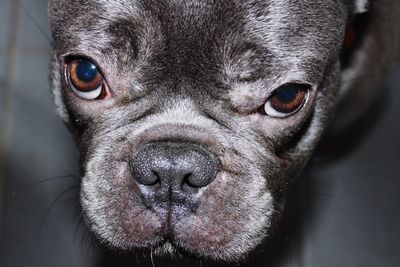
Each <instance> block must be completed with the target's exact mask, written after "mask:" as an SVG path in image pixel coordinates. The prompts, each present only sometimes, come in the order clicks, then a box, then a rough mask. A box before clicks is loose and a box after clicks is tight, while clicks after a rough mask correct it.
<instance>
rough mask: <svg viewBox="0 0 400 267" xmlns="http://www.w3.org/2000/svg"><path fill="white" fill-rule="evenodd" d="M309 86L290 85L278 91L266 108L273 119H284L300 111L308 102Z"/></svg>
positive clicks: (269, 100)
mask: <svg viewBox="0 0 400 267" xmlns="http://www.w3.org/2000/svg"><path fill="white" fill-rule="evenodd" d="M308 89H309V86H308V85H305V84H296V83H290V84H286V85H283V86H281V87H279V88H278V89H276V90H275V91H274V92H273V93H272V95H271V97H270V98H269V99H268V101H267V103H266V104H265V106H264V111H265V113H266V114H267V115H269V116H271V117H278V118H284V117H288V116H290V115H292V114H294V113H296V112H297V111H299V110H300V109H301V108H302V107H303V105H304V103H305V102H306V98H307V93H308Z"/></svg>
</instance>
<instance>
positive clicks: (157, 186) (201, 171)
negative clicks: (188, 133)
mask: <svg viewBox="0 0 400 267" xmlns="http://www.w3.org/2000/svg"><path fill="white" fill-rule="evenodd" d="M217 168H218V161H217V159H216V157H215V156H214V155H213V154H211V153H210V152H208V151H207V150H205V149H204V148H202V147H201V146H199V145H197V144H193V143H180V142H155V143H150V144H147V145H145V146H143V147H142V148H140V149H139V151H138V152H137V154H136V155H135V156H134V157H133V158H132V159H131V160H130V169H131V174H132V177H133V178H134V179H135V180H136V182H137V183H139V184H140V185H141V186H142V187H144V188H145V190H144V191H145V194H149V195H154V196H156V197H157V198H158V199H162V200H163V201H171V199H172V201H173V199H174V196H176V197H177V198H179V197H180V198H187V197H189V198H190V197H191V195H194V194H196V193H197V192H198V190H199V189H200V188H205V187H207V186H208V185H209V184H211V183H212V181H213V180H214V179H215V177H216V175H217ZM171 194H172V195H173V196H172V198H171Z"/></svg>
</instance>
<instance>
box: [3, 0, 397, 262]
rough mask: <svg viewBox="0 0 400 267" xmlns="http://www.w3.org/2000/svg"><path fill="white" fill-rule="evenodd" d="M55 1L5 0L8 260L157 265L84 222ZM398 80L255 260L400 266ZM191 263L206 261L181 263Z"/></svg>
mask: <svg viewBox="0 0 400 267" xmlns="http://www.w3.org/2000/svg"><path fill="white" fill-rule="evenodd" d="M46 5H47V1H46V0H23V1H21V0H20V1H14V0H0V103H1V104H0V138H1V139H0V153H2V154H3V156H4V158H3V160H2V162H0V163H1V164H0V175H1V176H0V196H2V197H0V199H3V200H4V209H0V225H1V226H2V232H1V233H2V234H1V235H0V237H1V243H0V266H1V267H3V266H4V267H14V266H16V267H28V266H29V267H35V266H40V267H43V266H60V267H67V266H76V267H79V266H82V267H90V266H96V267H98V266H104V267H105V266H152V263H151V260H150V258H149V257H146V256H138V258H137V259H136V257H134V258H133V260H132V259H129V258H127V257H126V256H122V255H115V254H114V253H111V252H107V251H104V250H101V249H99V248H98V246H97V245H96V241H94V242H93V241H91V239H90V236H89V235H88V234H85V228H84V226H83V225H82V224H79V222H80V214H79V205H78V202H77V199H78V198H77V197H78V196H77V193H78V188H77V187H76V185H77V184H78V179H76V178H75V177H74V174H76V173H77V164H76V162H77V156H76V155H77V152H76V148H75V146H74V144H73V141H72V139H71V137H70V135H69V133H68V131H67V130H66V128H65V127H64V125H62V123H61V122H60V120H59V119H58V118H57V117H56V115H55V112H54V106H53V105H52V102H51V96H50V93H49V88H48V82H47V63H48V59H49V54H48V51H49V40H48V38H47V37H46V36H48V35H49V30H48V26H47V24H48V22H47V16H46ZM12 10H14V11H12ZM398 84H400V67H398V68H397V70H396V71H395V72H394V73H393V75H391V77H390V78H389V79H388V83H387V86H386V87H387V94H386V96H385V98H384V99H383V101H381V102H382V103H383V104H384V107H383V109H378V108H377V109H375V110H374V111H376V110H380V113H379V114H380V116H378V117H379V120H377V121H376V122H375V123H374V124H375V125H374V126H373V127H372V128H371V129H370V130H369V131H368V132H366V134H364V135H363V140H361V142H359V144H358V146H356V147H355V149H353V150H351V151H350V152H349V153H348V154H346V155H345V157H342V158H341V159H340V160H337V161H333V162H330V163H329V164H328V163H326V162H325V161H324V162H323V163H321V162H319V161H317V160H316V162H314V163H313V164H312V165H311V167H310V168H308V169H307V171H306V172H305V174H304V175H303V176H302V177H301V178H300V179H299V180H298V181H297V182H296V184H295V185H294V186H293V187H292V189H291V193H290V194H289V196H288V204H287V212H286V214H285V217H284V221H283V225H284V227H283V229H284V231H283V233H282V238H281V239H279V240H277V244H278V246H277V248H276V249H275V250H273V251H271V252H269V253H266V256H265V257H260V259H258V261H254V262H250V263H249V264H248V265H246V266H265V265H264V262H265V261H264V260H265V258H267V257H272V258H274V262H275V263H274V264H271V265H270V266H271V267H321V266H323V267H337V266H340V267H397V266H400V253H399V251H400V227H399V225H400V207H399V204H398V203H399V202H400V175H399V173H400V164H399V163H400V153H399V149H400V105H399V103H400V90H399V89H400V86H399V85H398ZM360 129H362V130H364V128H360ZM2 185H3V186H4V185H5V188H4V187H3V186H2ZM2 188H3V189H4V190H1V189H2ZM0 203H1V201H0ZM0 206H1V204H0ZM127 261H131V262H130V263H129V264H127V263H126V262H127ZM138 262H141V264H139V263H138ZM154 262H155V266H174V264H173V263H172V262H171V261H165V260H164V259H154ZM189 264H190V265H193V266H201V263H200V262H191V261H185V260H180V261H178V263H177V264H176V266H188V265H189ZM203 266H205V264H203Z"/></svg>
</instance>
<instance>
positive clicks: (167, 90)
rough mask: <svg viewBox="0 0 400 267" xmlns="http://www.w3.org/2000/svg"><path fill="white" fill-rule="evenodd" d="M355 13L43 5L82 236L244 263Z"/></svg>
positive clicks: (330, 83) (325, 101) (308, 133)
mask: <svg viewBox="0 0 400 267" xmlns="http://www.w3.org/2000/svg"><path fill="white" fill-rule="evenodd" d="M363 4H364V3H363V1H359V2H357V3H356V4H355V3H353V2H351V1H344V0H342V1H330V0H309V1H291V0H283V1H282V0H279V1H277V0H267V1H258V0H250V1H241V0H240V1H239V0H234V1H208V0H206V1H205V0H201V1H200V0H190V1H180V0H171V1H165V0H114V1H108V0H107V1H106V0H96V1H94V0H80V1H72V0H53V1H50V19H51V29H52V34H53V39H54V43H53V49H54V51H53V55H54V56H53V60H52V62H51V82H52V90H53V93H54V96H55V102H56V104H57V107H58V111H59V114H60V115H61V117H62V118H63V119H64V121H65V122H67V123H68V124H69V125H70V126H71V127H72V128H73V129H74V131H75V133H76V136H77V140H78V144H79V148H80V153H81V172H82V188H81V203H82V208H83V211H84V215H85V218H86V221H87V224H88V226H89V228H90V229H91V230H92V232H93V233H94V234H95V235H96V236H97V237H98V238H99V239H100V240H102V241H104V242H105V243H107V244H109V245H111V246H113V247H117V248H121V249H127V250H130V249H148V248H151V249H153V250H155V251H157V252H160V253H162V252H174V251H177V252H180V251H183V252H186V253H190V254H194V255H196V256H200V257H207V258H212V259H217V260H224V261H233V260H238V259H241V258H243V257H245V256H246V255H247V254H248V253H249V252H250V251H251V250H253V249H254V248H255V247H256V246H257V245H258V244H260V243H261V241H262V240H263V239H264V238H265V237H266V236H268V233H269V229H271V226H272V224H273V223H274V221H275V220H276V218H277V217H278V215H279V213H280V211H281V209H282V205H283V197H284V193H285V190H286V188H287V186H288V184H289V182H290V181H291V180H292V179H293V178H294V177H295V176H296V175H297V174H298V173H299V172H300V170H301V169H302V168H303V166H304V165H305V163H306V162H307V160H308V159H309V157H310V154H311V152H312V151H313V148H314V146H315V144H316V143H317V141H318V139H319V137H320V135H321V133H322V131H323V129H324V128H325V125H326V124H327V122H328V121H329V118H330V116H331V114H332V112H333V110H334V108H335V105H336V102H337V95H338V91H339V87H340V86H339V80H340V79H339V76H340V64H339V60H338V58H339V54H340V51H341V47H342V40H343V38H344V33H345V28H346V21H347V18H348V16H349V15H350V14H351V13H352V10H354V9H360V10H361V9H362V8H364V5H363Z"/></svg>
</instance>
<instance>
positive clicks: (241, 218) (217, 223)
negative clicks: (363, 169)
mask: <svg viewBox="0 0 400 267" xmlns="http://www.w3.org/2000/svg"><path fill="white" fill-rule="evenodd" d="M122 146H125V145H122ZM107 150H108V149H107ZM128 150H130V149H128ZM113 151H114V153H116V154H118V153H117V152H115V151H118V149H116V148H115V147H114V148H113ZM99 154H103V153H99ZM123 154H124V157H125V159H124V160H121V159H120V160H117V159H116V158H115V155H114V156H110V157H107V156H103V157H99V158H98V159H97V158H96V159H97V161H96V160H94V161H92V162H90V163H88V164H87V165H88V168H89V169H90V168H93V170H88V171H87V174H86V175H85V176H84V177H83V179H82V190H81V202H82V208H83V211H84V214H85V217H86V221H87V225H89V228H90V229H91V231H92V232H93V233H94V234H95V235H96V236H97V237H98V239H99V240H100V241H103V243H105V244H106V245H109V246H111V247H114V248H117V249H122V250H127V251H131V250H145V251H148V250H151V251H152V252H153V253H155V254H159V255H165V254H177V253H178V254H181V255H190V256H196V257H205V258H208V259H213V260H217V261H237V260H240V259H243V258H244V257H246V255H248V253H250V251H252V249H253V248H254V247H255V246H256V245H258V244H259V243H261V241H262V240H263V239H264V237H265V235H266V230H267V229H268V225H269V224H270V221H271V217H272V216H273V211H274V207H273V206H274V204H273V200H272V196H271V194H270V192H269V191H268V190H266V181H265V178H263V177H262V176H261V175H257V174H256V173H255V172H256V170H253V169H252V168H246V169H249V170H252V171H249V173H248V174H244V173H240V174H239V173H237V174H233V173H232V172H230V171H229V167H227V164H228V165H229V163H227V161H226V159H221V158H220V157H219V156H218V157H217V156H216V155H215V153H214V152H209V151H208V149H206V148H205V147H204V146H203V145H200V144H198V143H193V142H183V141H181V142H176V141H152V142H148V143H146V144H144V145H141V146H140V147H139V148H138V149H136V150H135V152H134V153H128V154H133V155H132V156H126V154H127V152H124V153H123ZM113 157H114V158H113ZM222 161H224V162H222ZM243 161H244V160H243ZM242 166H244V163H243V162H242ZM227 169H228V170H227ZM96 171H97V172H96ZM252 172H254V173H252Z"/></svg>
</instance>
